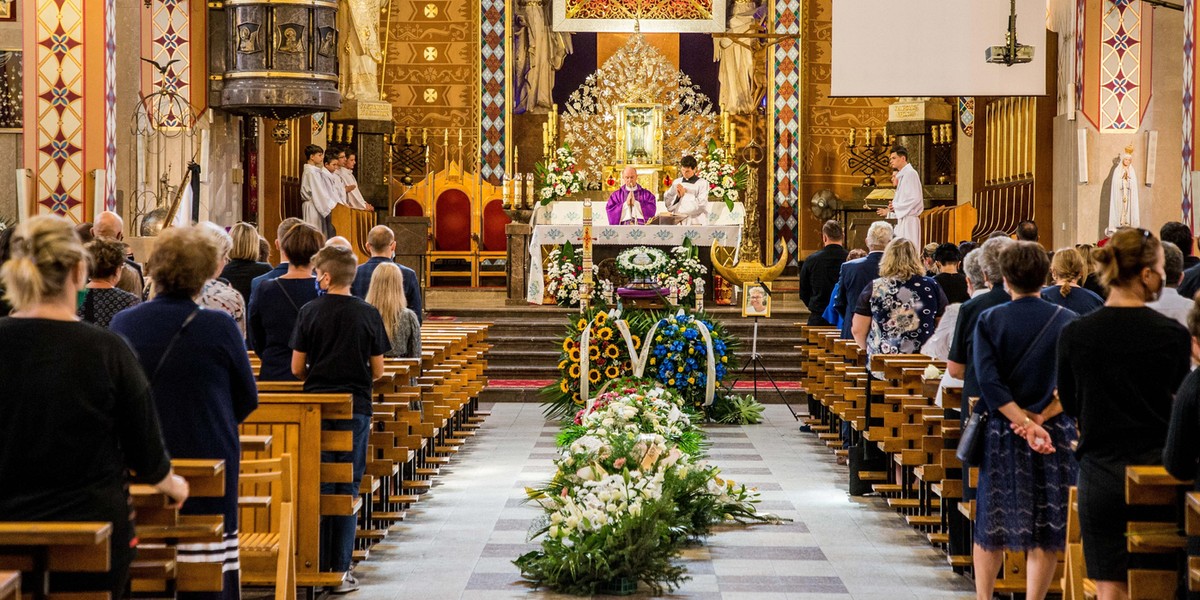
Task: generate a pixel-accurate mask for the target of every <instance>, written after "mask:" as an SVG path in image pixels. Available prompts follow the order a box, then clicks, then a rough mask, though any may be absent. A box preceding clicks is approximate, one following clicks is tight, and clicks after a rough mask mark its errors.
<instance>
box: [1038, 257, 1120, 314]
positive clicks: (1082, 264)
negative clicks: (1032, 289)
mask: <svg viewBox="0 0 1200 600" xmlns="http://www.w3.org/2000/svg"><path fill="white" fill-rule="evenodd" d="M1050 275H1051V276H1052V277H1053V278H1054V285H1051V286H1047V287H1045V288H1043V289H1042V292H1041V297H1042V300H1045V301H1046V302H1049V303H1051V304H1057V305H1059V306H1061V307H1063V308H1066V309H1069V310H1071V311H1073V312H1074V313H1075V314H1078V315H1086V314H1088V313H1090V312H1092V311H1093V310H1096V309H1097V308H1100V307H1101V306H1104V298H1101V297H1100V296H1097V295H1096V293H1095V292H1093V291H1091V290H1089V289H1086V288H1083V287H1080V285H1079V282H1080V281H1083V279H1084V277H1086V276H1087V262H1086V261H1085V260H1084V258H1083V256H1082V255H1081V254H1080V253H1079V251H1078V250H1076V249H1074V248H1062V249H1059V250H1058V251H1057V252H1055V253H1054V259H1053V260H1051V261H1050Z"/></svg>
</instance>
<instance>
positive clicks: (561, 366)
mask: <svg viewBox="0 0 1200 600" xmlns="http://www.w3.org/2000/svg"><path fill="white" fill-rule="evenodd" d="M566 368H567V361H565V360H564V361H562V362H560V363H558V370H559V371H562V370H565V369H566Z"/></svg>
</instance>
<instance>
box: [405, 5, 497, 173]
mask: <svg viewBox="0 0 1200 600" xmlns="http://www.w3.org/2000/svg"><path fill="white" fill-rule="evenodd" d="M488 4H489V5H490V4H492V3H490V2H489V3H488ZM481 14H483V13H481V3H480V2H461V1H456V0H399V1H394V2H392V3H391V13H390V14H384V15H383V19H382V20H381V24H384V25H387V30H386V32H384V33H383V35H387V36H388V37H387V57H386V59H385V62H386V66H385V68H384V72H383V74H382V77H383V83H382V87H383V91H384V94H385V95H386V97H385V98H384V99H385V100H387V101H388V102H390V103H391V104H392V107H393V109H394V110H393V111H392V112H393V115H394V117H395V120H396V127H397V128H398V131H399V132H403V131H404V130H405V128H408V127H412V128H413V129H414V130H416V131H418V132H419V131H420V130H421V129H423V128H428V129H429V138H430V140H429V141H430V144H429V145H430V157H429V160H430V165H431V168H432V169H434V170H438V169H440V168H441V165H442V164H443V160H444V159H445V157H446V151H447V150H449V153H450V157H451V159H452V160H458V156H459V153H458V146H457V143H458V135H459V132H460V131H461V132H462V136H463V142H462V143H463V151H462V156H463V157H464V162H465V163H466V164H464V165H463V167H464V169H465V170H466V171H467V172H472V173H473V172H475V171H476V159H475V158H470V157H479V156H480V148H479V140H480V115H479V113H480V101H481V100H480V94H481V88H482V87H483V85H482V79H481V75H480V74H481V70H480V69H481V62H482V53H481V51H480V44H481V35H480V32H481V26H480V18H481ZM447 129H449V131H450V134H449V136H448V138H449V145H448V146H447V145H445V144H443V143H442V140H443V139H445V131H446V130H447Z"/></svg>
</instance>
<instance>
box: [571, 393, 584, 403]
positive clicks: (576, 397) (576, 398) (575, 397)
mask: <svg viewBox="0 0 1200 600" xmlns="http://www.w3.org/2000/svg"><path fill="white" fill-rule="evenodd" d="M571 401H572V402H574V403H575V404H577V405H579V406H583V398H580V397H579V394H571Z"/></svg>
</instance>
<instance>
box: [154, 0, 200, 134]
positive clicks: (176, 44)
mask: <svg viewBox="0 0 1200 600" xmlns="http://www.w3.org/2000/svg"><path fill="white" fill-rule="evenodd" d="M153 6H154V8H153V14H152V16H151V17H150V18H151V23H150V59H151V60H153V61H154V62H156V63H158V64H159V65H162V66H163V67H165V69H166V71H165V73H164V72H160V71H159V70H158V69H157V68H153V67H151V68H150V69H149V73H150V81H149V82H148V84H149V85H145V84H144V85H143V90H142V91H143V92H144V93H146V94H152V93H154V92H157V91H163V92H175V93H177V94H179V95H180V96H181V97H183V98H188V97H189V96H190V95H191V88H190V85H191V79H192V67H191V64H192V61H191V52H192V48H191V33H192V27H191V15H190V7H189V0H156V2H154V4H153ZM163 108H166V106H164V107H163ZM180 108H181V107H180V106H177V105H175V104H170V108H169V109H168V112H167V114H165V115H161V116H160V117H159V119H160V121H159V122H160V123H162V126H164V127H180V126H182V125H184V123H185V121H186V120H187V119H186V117H185V116H184V115H180V114H177V112H178V111H179V110H180Z"/></svg>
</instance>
